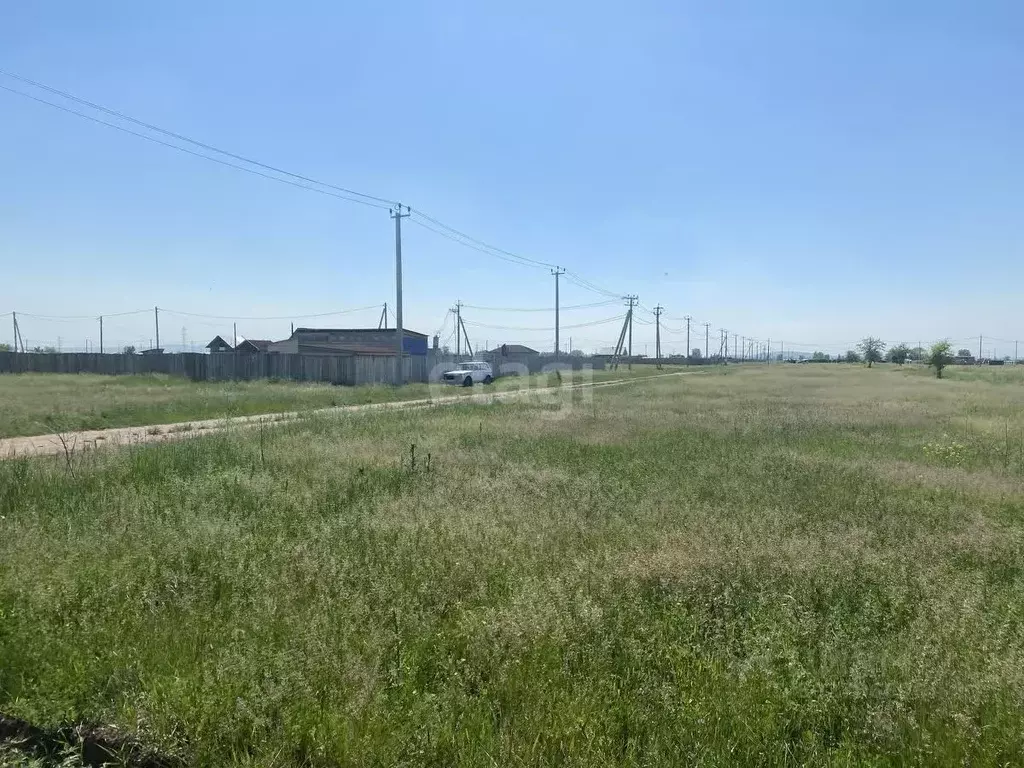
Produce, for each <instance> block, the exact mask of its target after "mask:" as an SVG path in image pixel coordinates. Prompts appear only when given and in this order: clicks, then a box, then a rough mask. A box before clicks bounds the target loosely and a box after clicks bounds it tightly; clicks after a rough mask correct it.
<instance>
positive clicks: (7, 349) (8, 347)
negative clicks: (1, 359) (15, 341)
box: [0, 344, 11, 352]
mask: <svg viewBox="0 0 1024 768" xmlns="http://www.w3.org/2000/svg"><path fill="white" fill-rule="evenodd" d="M10 351H11V345H10V344H0V352H10Z"/></svg>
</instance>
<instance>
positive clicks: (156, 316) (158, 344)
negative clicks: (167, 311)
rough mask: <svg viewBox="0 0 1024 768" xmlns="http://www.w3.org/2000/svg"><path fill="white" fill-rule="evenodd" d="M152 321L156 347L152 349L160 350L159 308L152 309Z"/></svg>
mask: <svg viewBox="0 0 1024 768" xmlns="http://www.w3.org/2000/svg"><path fill="white" fill-rule="evenodd" d="M153 319H154V321H155V325H156V346H155V347H154V349H160V307H153Z"/></svg>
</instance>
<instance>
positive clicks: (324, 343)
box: [263, 328, 427, 357]
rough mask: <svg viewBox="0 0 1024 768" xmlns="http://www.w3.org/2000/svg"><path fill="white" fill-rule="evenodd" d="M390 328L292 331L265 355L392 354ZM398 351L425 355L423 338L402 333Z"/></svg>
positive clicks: (417, 334) (423, 335)
mask: <svg viewBox="0 0 1024 768" xmlns="http://www.w3.org/2000/svg"><path fill="white" fill-rule="evenodd" d="M396 333H398V331H397V330H395V329H394V328H296V329H295V330H294V331H293V332H292V335H291V336H289V337H288V338H287V339H285V340H283V341H274V342H270V343H269V344H268V345H267V347H266V349H265V350H263V351H265V352H269V353H271V354H273V353H275V352H276V353H280V354H290V355H297V354H301V355H394V354H395V334H396ZM402 350H403V351H404V353H405V354H407V355H422V356H424V357H426V354H427V335H426V334H424V333H417V332H416V331H410V330H405V331H404V332H403V338H402Z"/></svg>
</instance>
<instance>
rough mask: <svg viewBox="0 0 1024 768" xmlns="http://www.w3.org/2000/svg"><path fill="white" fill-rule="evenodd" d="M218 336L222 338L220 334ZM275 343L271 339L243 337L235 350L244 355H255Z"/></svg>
mask: <svg viewBox="0 0 1024 768" xmlns="http://www.w3.org/2000/svg"><path fill="white" fill-rule="evenodd" d="M217 338H220V337H219V336H218V337H217ZM271 344H273V342H272V341H270V340H269V339H242V341H241V342H240V343H239V345H238V346H237V347H235V352H240V353H242V354H243V355H255V354H259V353H260V352H266V351H267V348H268V347H269V346H270V345H271Z"/></svg>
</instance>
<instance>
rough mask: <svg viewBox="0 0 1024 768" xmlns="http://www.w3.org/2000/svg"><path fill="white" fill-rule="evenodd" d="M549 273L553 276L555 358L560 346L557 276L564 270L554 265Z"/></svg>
mask: <svg viewBox="0 0 1024 768" xmlns="http://www.w3.org/2000/svg"><path fill="white" fill-rule="evenodd" d="M551 274H552V275H554V276H555V359H556V360H557V359H558V355H559V354H560V352H559V350H560V346H559V344H558V276H559V275H564V274H565V270H564V269H561V268H559V267H555V268H554V269H552V270H551Z"/></svg>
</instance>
